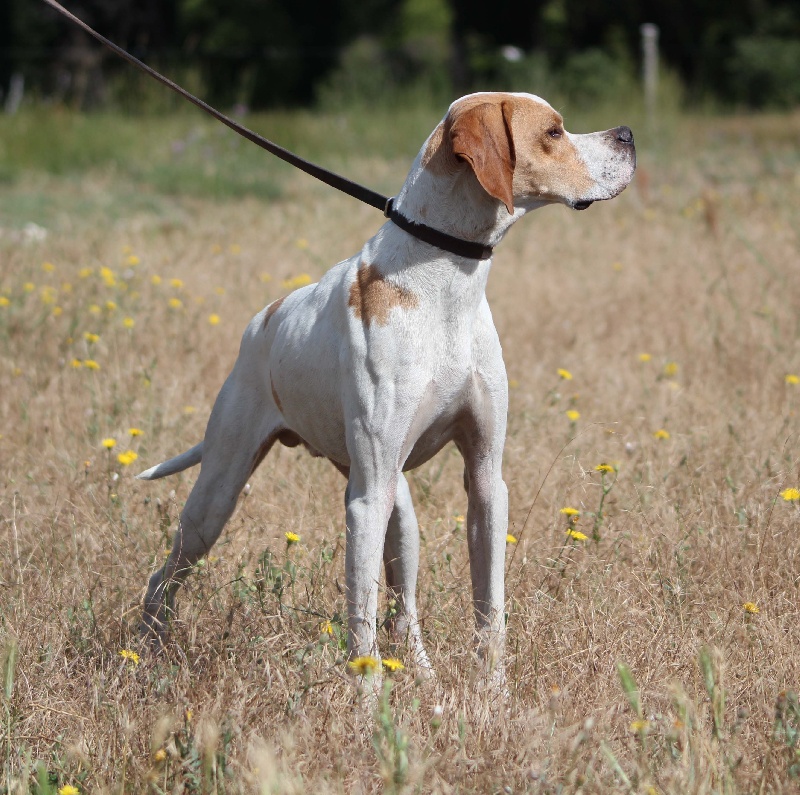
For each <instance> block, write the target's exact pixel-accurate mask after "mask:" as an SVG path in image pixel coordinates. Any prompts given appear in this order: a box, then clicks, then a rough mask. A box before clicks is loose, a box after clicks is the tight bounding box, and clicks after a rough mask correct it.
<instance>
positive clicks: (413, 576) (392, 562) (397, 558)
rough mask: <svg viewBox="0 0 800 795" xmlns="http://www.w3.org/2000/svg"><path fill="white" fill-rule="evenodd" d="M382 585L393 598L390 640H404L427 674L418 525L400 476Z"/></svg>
mask: <svg viewBox="0 0 800 795" xmlns="http://www.w3.org/2000/svg"><path fill="white" fill-rule="evenodd" d="M383 563H384V566H385V568H386V586H387V589H388V591H389V597H390V598H391V599H393V600H394V605H393V606H392V605H390V607H393V609H394V611H395V612H394V615H392V616H391V618H390V619H389V625H388V629H389V635H390V637H391V639H392V642H393V643H402V642H407V643H408V645H409V647H410V650H411V655H412V658H413V659H414V662H415V663H416V664H417V666H419V668H421V669H422V673H423V674H425V675H427V676H431V675H432V674H433V669H432V668H431V663H430V660H429V659H428V655H427V653H426V651H425V647H424V645H423V643H422V633H421V631H420V626H419V618H418V616H417V593H416V591H417V572H418V569H419V525H418V524H417V517H416V514H415V513H414V504H413V503H412V501H411V492H410V491H409V489H408V483H407V481H406V478H405V476H404V475H402V474H401V475H400V477H399V478H398V479H397V494H396V495H395V499H394V507H393V509H392V515H391V516H390V517H389V524H388V526H387V530H386V541H385V543H384V547H383Z"/></svg>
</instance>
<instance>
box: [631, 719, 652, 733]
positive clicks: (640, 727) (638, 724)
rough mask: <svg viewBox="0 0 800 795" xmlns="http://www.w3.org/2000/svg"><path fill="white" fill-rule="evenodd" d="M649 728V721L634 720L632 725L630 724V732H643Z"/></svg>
mask: <svg viewBox="0 0 800 795" xmlns="http://www.w3.org/2000/svg"><path fill="white" fill-rule="evenodd" d="M649 726H650V721H649V720H635V721H633V723H631V731H632V732H644V731H647V729H648V727H649Z"/></svg>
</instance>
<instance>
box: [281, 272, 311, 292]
mask: <svg viewBox="0 0 800 795" xmlns="http://www.w3.org/2000/svg"><path fill="white" fill-rule="evenodd" d="M307 284H311V277H310V276H309V275H308V274H307V273H301V274H300V275H299V276H293V277H292V278H291V279H284V280H283V286H284V287H285V288H286V289H289V290H295V289H297V288H298V287H305V286H306V285H307Z"/></svg>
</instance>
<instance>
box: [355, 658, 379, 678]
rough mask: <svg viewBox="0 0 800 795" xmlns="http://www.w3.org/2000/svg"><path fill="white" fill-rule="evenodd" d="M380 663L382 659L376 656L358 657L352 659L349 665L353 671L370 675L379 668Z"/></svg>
mask: <svg viewBox="0 0 800 795" xmlns="http://www.w3.org/2000/svg"><path fill="white" fill-rule="evenodd" d="M380 664H381V661H380V660H378V659H376V658H375V657H356V658H355V659H354V660H350V662H349V663H348V664H347V667H348V668H349V669H350V671H351V673H354V674H361V675H362V676H369V675H370V674H373V673H375V671H377V670H378V668H379V667H380Z"/></svg>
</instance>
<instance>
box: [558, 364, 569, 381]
mask: <svg viewBox="0 0 800 795" xmlns="http://www.w3.org/2000/svg"><path fill="white" fill-rule="evenodd" d="M558 377H559V378H563V379H564V380H565V381H572V373H571V372H570V371H569V370H565V369H564V368H563V367H559V368H558Z"/></svg>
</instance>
